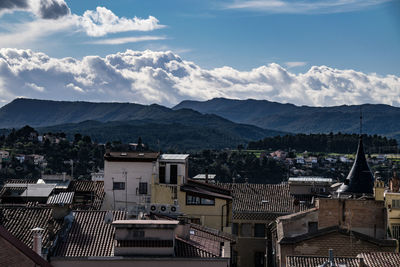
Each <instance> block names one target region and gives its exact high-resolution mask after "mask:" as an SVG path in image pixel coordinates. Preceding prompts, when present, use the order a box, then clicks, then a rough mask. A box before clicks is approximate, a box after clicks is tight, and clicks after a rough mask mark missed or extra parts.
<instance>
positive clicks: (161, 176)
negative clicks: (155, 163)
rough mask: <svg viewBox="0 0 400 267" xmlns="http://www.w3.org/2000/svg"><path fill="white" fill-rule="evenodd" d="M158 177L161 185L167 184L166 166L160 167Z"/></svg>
mask: <svg viewBox="0 0 400 267" xmlns="http://www.w3.org/2000/svg"><path fill="white" fill-rule="evenodd" d="M158 177H159V179H160V184H165V166H160V167H159V168H158Z"/></svg>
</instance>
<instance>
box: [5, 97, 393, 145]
mask: <svg viewBox="0 0 400 267" xmlns="http://www.w3.org/2000/svg"><path fill="white" fill-rule="evenodd" d="M360 109H361V110H362V115H363V120H362V122H363V126H362V131H363V133H367V134H379V135H385V136H388V137H392V138H396V139H397V140H400V119H399V118H400V108H397V107H393V106H388V105H374V104H365V105H361V106H360V105H353V106H336V107H308V106H295V105H293V104H281V103H276V102H270V101H266V100H253V99H248V100H233V99H226V98H215V99H211V100H208V101H183V102H181V103H179V104H178V105H176V106H175V107H173V108H167V107H164V106H161V105H157V104H152V105H141V104H133V103H94V102H79V101H78V102H72V101H51V100H37V99H24V98H18V99H15V100H14V101H12V102H11V103H9V104H7V105H5V106H3V107H2V108H0V128H8V129H10V128H20V127H22V126H25V125H30V126H32V127H35V128H36V129H38V130H39V131H40V132H42V133H45V132H57V131H58V132H61V131H62V132H65V133H66V134H67V135H68V136H69V137H73V135H74V134H75V133H81V134H83V135H89V136H91V137H92V139H94V140H96V141H98V142H107V141H116V140H119V141H121V142H124V143H127V142H135V141H136V140H137V138H138V137H139V136H141V137H142V138H143V140H144V142H147V143H148V144H149V145H150V147H153V148H155V147H157V146H160V147H161V148H164V149H166V148H174V149H175V150H180V151H182V150H190V149H201V148H215V149H218V148H225V147H228V148H232V147H236V146H237V145H239V144H247V143H248V142H249V141H252V140H259V139H263V138H265V137H268V136H275V135H282V134H286V133H329V132H334V133H336V132H342V133H358V132H359V131H360V124H359V122H360V119H359V117H360ZM0 132H1V131H0ZM3 132H4V131H3Z"/></svg>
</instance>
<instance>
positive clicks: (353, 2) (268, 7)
mask: <svg viewBox="0 0 400 267" xmlns="http://www.w3.org/2000/svg"><path fill="white" fill-rule="evenodd" d="M390 1H392V0H329V1H327V0H324V1H321V0H291V1H289V0H234V1H229V2H228V3H226V4H224V8H226V9H244V10H251V11H257V12H267V13H280V14H285V13H287V14H328V13H343V12H352V11H357V10H362V9H366V8H368V7H371V6H376V5H380V4H383V3H386V2H390Z"/></svg>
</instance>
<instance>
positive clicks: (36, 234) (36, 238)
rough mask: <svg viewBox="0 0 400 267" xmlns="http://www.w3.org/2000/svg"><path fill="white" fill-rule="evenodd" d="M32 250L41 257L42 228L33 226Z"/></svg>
mask: <svg viewBox="0 0 400 267" xmlns="http://www.w3.org/2000/svg"><path fill="white" fill-rule="evenodd" d="M31 231H32V233H33V251H35V252H36V253H37V254H38V255H39V256H40V257H42V232H43V231H44V229H42V228H40V227H36V228H33V229H32V230H31Z"/></svg>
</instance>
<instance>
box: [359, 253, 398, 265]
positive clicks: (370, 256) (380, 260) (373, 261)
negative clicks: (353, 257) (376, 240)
mask: <svg viewBox="0 0 400 267" xmlns="http://www.w3.org/2000/svg"><path fill="white" fill-rule="evenodd" d="M358 257H361V258H364V262H365V264H367V266H368V267H381V266H385V267H398V266H400V253H394V252H369V253H361V254H359V255H358Z"/></svg>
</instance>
